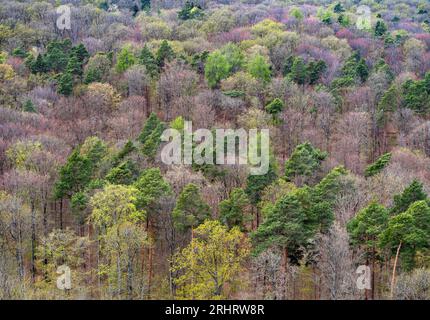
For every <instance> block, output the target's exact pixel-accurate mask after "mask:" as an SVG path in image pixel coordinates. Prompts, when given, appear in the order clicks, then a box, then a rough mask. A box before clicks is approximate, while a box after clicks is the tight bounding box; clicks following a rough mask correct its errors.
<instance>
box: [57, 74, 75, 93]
mask: <svg viewBox="0 0 430 320" xmlns="http://www.w3.org/2000/svg"><path fill="white" fill-rule="evenodd" d="M57 91H58V93H61V94H64V95H65V96H70V95H71V94H72V92H73V76H72V74H71V73H69V72H65V73H63V74H62V75H61V76H60V79H59V81H58V87H57Z"/></svg>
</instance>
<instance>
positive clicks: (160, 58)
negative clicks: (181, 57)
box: [156, 40, 175, 68]
mask: <svg viewBox="0 0 430 320" xmlns="http://www.w3.org/2000/svg"><path fill="white" fill-rule="evenodd" d="M174 58H175V53H174V52H173V49H172V47H171V46H170V45H169V43H168V42H167V40H163V41H162V42H161V45H160V48H158V51H157V55H156V62H157V65H158V67H159V68H163V67H164V65H165V63H166V61H172V60H173V59H174Z"/></svg>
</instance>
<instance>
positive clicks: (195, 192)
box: [172, 183, 211, 232]
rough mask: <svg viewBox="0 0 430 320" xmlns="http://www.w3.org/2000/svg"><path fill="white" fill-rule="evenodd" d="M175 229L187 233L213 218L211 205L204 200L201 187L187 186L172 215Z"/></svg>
mask: <svg viewBox="0 0 430 320" xmlns="http://www.w3.org/2000/svg"><path fill="white" fill-rule="evenodd" d="M172 216H173V220H174V223H175V227H176V228H177V229H178V230H179V231H181V232H185V231H186V230H189V229H190V228H195V227H197V226H198V225H200V224H201V223H203V222H204V221H205V220H206V219H209V218H210V217H211V210H210V207H209V205H208V204H207V203H206V202H205V201H204V200H203V199H202V197H201V195H200V190H199V187H197V186H196V185H195V184H192V183H190V184H187V185H186V186H185V187H184V189H183V190H182V192H181V194H180V195H179V197H178V200H177V202H176V206H175V209H174V210H173V213H172Z"/></svg>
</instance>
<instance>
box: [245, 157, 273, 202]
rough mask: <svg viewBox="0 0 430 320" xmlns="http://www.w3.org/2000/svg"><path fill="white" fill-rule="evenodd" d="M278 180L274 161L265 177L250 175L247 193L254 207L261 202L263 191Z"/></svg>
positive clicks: (271, 161)
mask: <svg viewBox="0 0 430 320" xmlns="http://www.w3.org/2000/svg"><path fill="white" fill-rule="evenodd" d="M277 178H278V176H277V174H276V164H275V162H274V159H271V160H270V162H269V170H268V172H267V173H266V174H263V175H249V176H248V178H247V180H246V188H245V192H246V194H247V195H248V198H249V200H250V201H251V203H252V204H253V205H257V204H258V203H259V202H260V200H261V194H262V192H263V190H264V189H265V188H266V187H267V186H268V185H270V184H271V183H272V182H273V181H275V180H276V179H277Z"/></svg>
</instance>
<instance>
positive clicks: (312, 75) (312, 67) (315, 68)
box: [307, 60, 327, 85]
mask: <svg viewBox="0 0 430 320" xmlns="http://www.w3.org/2000/svg"><path fill="white" fill-rule="evenodd" d="M326 70H327V64H326V63H325V62H324V61H323V60H318V61H311V62H309V64H308V65H307V78H308V82H309V84H310V85H314V84H316V83H317V82H318V80H319V79H320V78H321V76H322V74H323V73H324V72H325V71H326Z"/></svg>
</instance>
